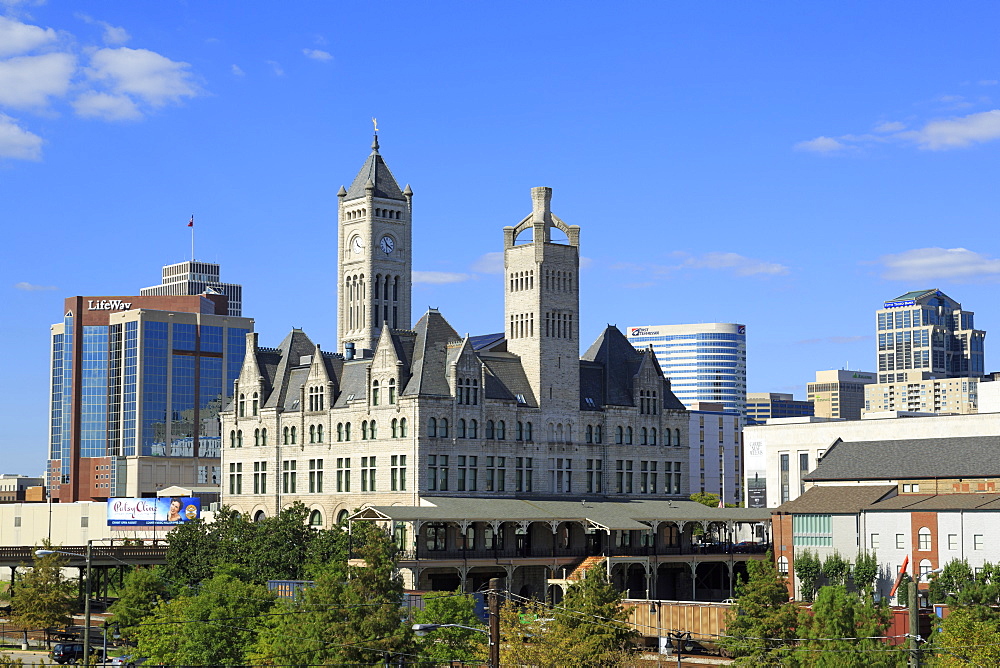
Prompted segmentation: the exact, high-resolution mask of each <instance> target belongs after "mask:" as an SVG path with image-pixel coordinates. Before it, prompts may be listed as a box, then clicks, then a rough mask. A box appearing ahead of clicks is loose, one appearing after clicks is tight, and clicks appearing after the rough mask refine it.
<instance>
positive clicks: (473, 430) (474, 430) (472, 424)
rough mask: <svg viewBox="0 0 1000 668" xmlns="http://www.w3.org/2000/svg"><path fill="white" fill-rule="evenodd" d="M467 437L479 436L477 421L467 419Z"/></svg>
mask: <svg viewBox="0 0 1000 668" xmlns="http://www.w3.org/2000/svg"><path fill="white" fill-rule="evenodd" d="M469 438H479V422H477V421H476V420H469Z"/></svg>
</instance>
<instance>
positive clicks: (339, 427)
mask: <svg viewBox="0 0 1000 668" xmlns="http://www.w3.org/2000/svg"><path fill="white" fill-rule="evenodd" d="M343 440H344V423H343V422H338V423H337V441H338V442H340V441H343Z"/></svg>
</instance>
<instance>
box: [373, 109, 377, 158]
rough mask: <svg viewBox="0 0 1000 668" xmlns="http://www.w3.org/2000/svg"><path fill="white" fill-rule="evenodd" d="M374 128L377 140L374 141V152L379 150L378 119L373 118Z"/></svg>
mask: <svg viewBox="0 0 1000 668" xmlns="http://www.w3.org/2000/svg"><path fill="white" fill-rule="evenodd" d="M372 127H374V128H375V139H373V140H372V150H373V151H377V150H378V119H376V118H375V117H374V116H372Z"/></svg>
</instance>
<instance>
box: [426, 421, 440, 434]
mask: <svg viewBox="0 0 1000 668" xmlns="http://www.w3.org/2000/svg"><path fill="white" fill-rule="evenodd" d="M427 435H428V436H430V437H431V438H436V437H437V435H438V421H437V418H434V417H432V418H431V419H430V420H428V421H427Z"/></svg>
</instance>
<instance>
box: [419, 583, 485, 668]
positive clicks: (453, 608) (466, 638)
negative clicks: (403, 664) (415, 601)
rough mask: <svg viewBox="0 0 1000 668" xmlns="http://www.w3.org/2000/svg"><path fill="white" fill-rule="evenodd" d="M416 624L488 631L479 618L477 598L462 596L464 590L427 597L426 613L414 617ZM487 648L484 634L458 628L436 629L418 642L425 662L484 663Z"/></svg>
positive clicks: (425, 597) (427, 595)
mask: <svg viewBox="0 0 1000 668" xmlns="http://www.w3.org/2000/svg"><path fill="white" fill-rule="evenodd" d="M413 621H414V622H415V623H418V624H462V625H463V626H473V627H477V628H482V629H483V630H484V631H485V630H486V629H485V627H484V626H483V623H482V621H481V620H480V619H479V618H478V617H477V616H476V600H475V598H473V597H472V596H468V595H462V590H461V589H459V590H457V591H455V592H454V593H446V592H433V593H430V594H426V595H425V596H424V609H423V610H418V611H416V612H415V613H414V614H413ZM487 645H488V643H487V636H486V634H484V633H479V632H476V631H470V630H468V629H458V628H447V629H437V630H435V631H432V632H430V633H428V634H427V635H426V636H423V637H421V638H417V653H418V654H419V655H420V657H421V660H422V661H426V660H428V659H430V660H433V661H435V662H437V663H448V662H449V661H465V662H468V663H485V661H486V653H487V652H486V650H487Z"/></svg>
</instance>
